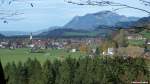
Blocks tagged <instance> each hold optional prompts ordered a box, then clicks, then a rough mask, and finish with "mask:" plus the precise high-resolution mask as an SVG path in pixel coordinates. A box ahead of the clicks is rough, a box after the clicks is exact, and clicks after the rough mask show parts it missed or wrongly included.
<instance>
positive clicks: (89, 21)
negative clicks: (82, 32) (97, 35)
mask: <svg viewBox="0 0 150 84" xmlns="http://www.w3.org/2000/svg"><path fill="white" fill-rule="evenodd" d="M138 19H139V18H137V17H126V16H123V15H119V14H116V13H114V12H111V11H102V12H98V13H94V14H87V15H85V16H76V17H74V18H73V19H72V20H71V21H70V22H69V23H67V24H66V25H65V26H64V27H65V28H73V29H86V30H88V29H93V28H95V27H97V26H99V25H106V26H116V25H117V23H120V22H131V21H137V20H138Z"/></svg>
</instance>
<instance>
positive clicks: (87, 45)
mask: <svg viewBox="0 0 150 84" xmlns="http://www.w3.org/2000/svg"><path fill="white" fill-rule="evenodd" d="M115 37H117V35H116V36H113V38H115ZM119 38H120V37H119ZM125 38H126V40H127V41H128V42H127V43H128V46H121V45H117V47H116V44H117V43H116V42H113V41H110V42H108V41H106V39H105V38H103V37H96V38H92V37H91V38H36V37H34V36H32V33H31V35H29V36H28V38H18V39H7V38H6V39H1V40H0V48H2V49H10V50H15V49H17V48H28V49H29V50H30V53H44V52H45V50H47V49H57V50H65V51H66V52H71V53H76V52H81V53H86V54H87V55H89V56H90V57H93V56H98V55H103V56H114V55H122V56H125V57H130V56H132V57H138V56H142V55H143V57H146V58H149V57H150V40H149V39H147V38H145V37H144V36H143V35H141V34H135V33H134V34H131V33H130V34H127V35H126V37H125ZM117 40H118V39H117ZM123 44H125V43H123Z"/></svg>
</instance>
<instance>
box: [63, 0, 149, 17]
mask: <svg viewBox="0 0 150 84" xmlns="http://www.w3.org/2000/svg"><path fill="white" fill-rule="evenodd" d="M65 1H66V2H67V3H71V4H76V5H91V6H100V7H104V6H111V7H117V8H116V9H114V10H113V11H117V10H121V9H134V10H140V11H142V12H145V13H147V14H149V15H150V11H149V10H146V9H142V8H140V7H134V6H130V5H128V4H125V3H119V2H117V1H111V0H96V1H95V0H79V1H75V0H65ZM138 1H139V2H142V3H141V4H143V6H145V7H149V8H150V1H148V0H138Z"/></svg>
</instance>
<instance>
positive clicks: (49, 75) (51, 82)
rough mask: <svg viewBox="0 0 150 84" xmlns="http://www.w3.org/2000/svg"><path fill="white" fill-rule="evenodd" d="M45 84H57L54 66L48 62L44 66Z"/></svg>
mask: <svg viewBox="0 0 150 84" xmlns="http://www.w3.org/2000/svg"><path fill="white" fill-rule="evenodd" d="M42 71H43V84H55V75H54V74H55V73H54V70H53V65H52V64H51V62H50V61H49V60H47V61H46V62H45V63H44V65H43V70H42Z"/></svg>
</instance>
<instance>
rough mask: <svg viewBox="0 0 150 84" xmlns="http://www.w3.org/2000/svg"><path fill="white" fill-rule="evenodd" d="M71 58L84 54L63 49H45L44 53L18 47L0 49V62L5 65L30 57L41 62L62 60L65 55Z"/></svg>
mask: <svg viewBox="0 0 150 84" xmlns="http://www.w3.org/2000/svg"><path fill="white" fill-rule="evenodd" d="M69 56H70V57H71V58H76V59H78V58H81V57H83V56H85V54H83V53H80V52H79V51H78V52H75V53H72V52H67V51H65V50H63V49H61V50H57V49H48V50H46V51H45V53H31V52H30V49H28V48H19V49H15V50H9V49H0V59H1V62H2V65H6V64H7V63H9V62H10V63H11V62H15V63H18V62H25V61H26V60H28V59H29V58H30V59H37V60H39V61H40V62H41V63H43V62H45V61H46V60H51V61H53V60H56V59H58V60H63V59H64V58H66V57H69Z"/></svg>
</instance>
